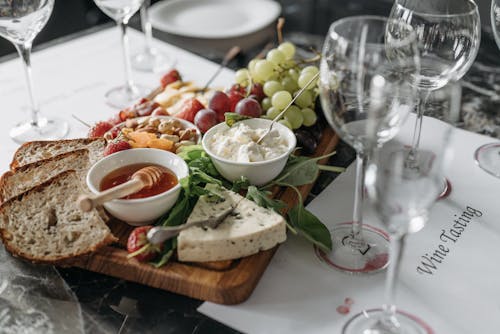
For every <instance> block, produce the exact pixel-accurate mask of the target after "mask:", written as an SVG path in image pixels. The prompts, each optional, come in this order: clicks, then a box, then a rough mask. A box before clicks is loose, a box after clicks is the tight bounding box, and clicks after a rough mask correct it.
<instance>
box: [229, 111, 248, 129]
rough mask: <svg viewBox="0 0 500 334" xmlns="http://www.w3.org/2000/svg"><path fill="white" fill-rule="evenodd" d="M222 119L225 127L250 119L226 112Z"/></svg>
mask: <svg viewBox="0 0 500 334" xmlns="http://www.w3.org/2000/svg"><path fill="white" fill-rule="evenodd" d="M224 118H225V121H226V124H227V126H229V127H232V126H233V125H234V124H236V123H237V122H240V121H244V120H246V119H250V118H251V117H248V116H243V115H240V114H237V113H235V112H227V113H225V114H224Z"/></svg>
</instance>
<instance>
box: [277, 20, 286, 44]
mask: <svg viewBox="0 0 500 334" xmlns="http://www.w3.org/2000/svg"><path fill="white" fill-rule="evenodd" d="M284 25H285V18H284V17H280V18H279V19H278V23H277V24H276V33H277V35H278V44H281V43H283V26H284Z"/></svg>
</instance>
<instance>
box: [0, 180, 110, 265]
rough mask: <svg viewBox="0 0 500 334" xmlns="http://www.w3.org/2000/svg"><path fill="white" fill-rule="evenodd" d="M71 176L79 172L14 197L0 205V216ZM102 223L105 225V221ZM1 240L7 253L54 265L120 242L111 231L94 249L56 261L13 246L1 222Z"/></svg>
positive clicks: (62, 257)
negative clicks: (32, 254) (31, 196)
mask: <svg viewBox="0 0 500 334" xmlns="http://www.w3.org/2000/svg"><path fill="white" fill-rule="evenodd" d="M70 175H73V176H74V177H75V178H77V172H76V171H75V170H67V171H64V172H62V173H60V174H57V175H56V176H54V177H53V178H50V179H49V180H47V181H45V182H43V183H41V184H39V185H37V186H35V187H33V188H31V189H29V190H27V191H25V192H23V193H22V194H19V195H17V196H14V197H12V198H11V199H9V200H7V201H6V202H4V203H2V204H1V205H0V215H3V214H4V211H5V210H6V208H7V207H9V206H10V205H12V203H13V202H15V201H21V200H22V199H23V198H24V197H25V196H27V195H28V194H30V193H33V192H40V191H42V190H43V189H45V188H47V187H49V186H50V185H51V184H52V183H54V182H57V181H58V180H61V179H64V178H67V177H69V176H70ZM102 223H103V224H105V222H104V221H103V222H102ZM0 239H1V241H2V243H3V245H4V246H5V249H7V251H8V252H9V253H10V254H12V255H13V256H15V257H19V258H23V259H25V260H28V261H31V262H33V263H44V264H54V265H56V264H63V263H67V262H68V261H69V260H75V259H76V258H78V257H80V256H83V255H86V254H89V253H92V252H95V251H96V250H98V249H100V248H102V247H104V246H107V245H109V244H112V243H114V242H117V241H118V238H116V237H115V236H114V235H113V234H112V232H111V230H109V234H108V235H107V236H106V237H105V239H104V240H102V241H101V242H99V243H97V244H94V245H92V247H90V248H88V249H86V250H85V251H83V252H81V253H78V254H75V253H72V254H68V255H65V256H60V257H58V258H54V259H44V258H36V257H33V256H30V255H29V254H26V253H25V252H23V251H22V250H20V249H17V248H16V247H15V246H14V245H12V244H11V243H10V237H9V231H7V229H5V228H3V227H2V225H1V222H0Z"/></svg>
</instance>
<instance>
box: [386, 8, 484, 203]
mask: <svg viewBox="0 0 500 334" xmlns="http://www.w3.org/2000/svg"><path fill="white" fill-rule="evenodd" d="M390 18H393V19H396V20H399V21H401V22H405V23H407V24H409V25H411V26H412V27H413V28H414V30H415V31H416V33H417V36H418V41H419V44H418V45H419V48H420V54H421V66H422V68H421V72H422V75H421V78H420V80H419V83H418V88H419V92H420V102H419V104H418V108H417V119H416V122H415V129H414V135H413V141H412V145H411V148H410V149H409V150H408V158H407V160H406V164H407V169H408V170H410V169H415V168H418V167H419V166H420V161H419V156H418V147H419V142H420V134H421V131H422V119H423V114H424V112H425V105H426V102H427V100H428V98H429V95H430V93H431V92H432V91H434V90H436V89H439V88H442V87H444V86H445V85H446V84H448V82H450V81H458V80H460V79H461V78H462V77H463V76H464V74H465V73H466V72H467V71H468V70H469V68H470V67H471V66H472V63H473V62H474V59H475V58H476V55H477V52H478V50H479V42H480V37H481V23H480V18H479V11H478V8H477V6H476V4H475V3H474V1H473V0H439V1H436V0H396V1H395V3H394V6H393V8H392V11H391V15H390ZM409 172H411V171H409ZM441 183H442V186H443V187H442V188H443V190H442V194H445V193H446V192H447V185H448V181H447V180H446V179H445V178H443V180H442V182H441Z"/></svg>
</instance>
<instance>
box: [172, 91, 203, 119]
mask: <svg viewBox="0 0 500 334" xmlns="http://www.w3.org/2000/svg"><path fill="white" fill-rule="evenodd" d="M204 108H205V107H204V106H203V104H201V102H200V101H198V100H197V99H196V98H194V97H193V98H190V99H189V100H186V101H185V102H184V105H183V106H182V110H181V112H180V113H178V114H177V115H175V116H176V117H178V118H182V119H185V120H186V121H189V122H191V123H193V122H194V116H196V114H197V113H198V111H200V110H201V109H204Z"/></svg>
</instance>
